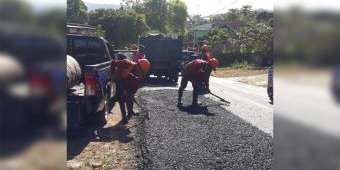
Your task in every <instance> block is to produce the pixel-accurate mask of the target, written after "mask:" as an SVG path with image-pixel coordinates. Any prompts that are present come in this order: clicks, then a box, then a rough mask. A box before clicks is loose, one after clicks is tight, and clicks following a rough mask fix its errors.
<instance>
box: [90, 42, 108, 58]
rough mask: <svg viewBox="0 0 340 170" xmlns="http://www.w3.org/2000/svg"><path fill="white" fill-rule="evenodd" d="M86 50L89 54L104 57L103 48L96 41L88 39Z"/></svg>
mask: <svg viewBox="0 0 340 170" xmlns="http://www.w3.org/2000/svg"><path fill="white" fill-rule="evenodd" d="M87 50H88V55H89V56H94V57H105V53H104V48H103V46H101V44H100V43H99V42H98V41H95V40H89V41H88V46H87Z"/></svg>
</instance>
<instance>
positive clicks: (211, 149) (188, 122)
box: [136, 89, 273, 170]
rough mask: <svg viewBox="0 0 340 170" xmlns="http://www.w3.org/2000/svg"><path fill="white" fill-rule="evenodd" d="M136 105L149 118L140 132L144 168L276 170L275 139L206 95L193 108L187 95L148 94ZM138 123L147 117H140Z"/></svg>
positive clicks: (143, 92) (168, 91)
mask: <svg viewBox="0 0 340 170" xmlns="http://www.w3.org/2000/svg"><path fill="white" fill-rule="evenodd" d="M137 95H138V97H137V101H138V102H139V103H140V104H141V105H142V106H143V107H144V109H145V110H147V111H148V112H149V115H150V119H149V120H146V121H144V123H142V124H141V125H140V126H139V127H138V129H137V135H136V143H137V145H139V147H140V149H141V157H140V159H141V161H140V162H141V163H140V165H139V169H247V170H250V169H273V138H272V137H271V136H270V135H268V134H266V133H264V132H262V131H261V130H259V129H258V128H256V127H254V126H252V125H251V124H249V123H247V122H245V121H244V120H242V119H240V118H239V117H237V116H235V115H233V114H232V113H230V112H228V111H227V110H225V109H224V108H222V107H221V105H220V104H221V103H220V102H218V101H214V100H212V99H210V98H205V97H203V96H200V97H199V101H201V102H202V105H201V106H200V107H198V108H193V107H191V106H190V105H189V104H191V101H192V91H185V92H184V95H183V99H182V102H183V107H182V108H177V107H176V104H177V90H171V89H165V90H143V89H141V90H140V91H139V92H138V94H137ZM139 119H144V116H140V117H139Z"/></svg>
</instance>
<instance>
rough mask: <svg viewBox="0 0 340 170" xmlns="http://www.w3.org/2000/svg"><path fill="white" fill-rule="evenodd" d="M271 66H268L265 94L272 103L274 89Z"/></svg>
mask: <svg viewBox="0 0 340 170" xmlns="http://www.w3.org/2000/svg"><path fill="white" fill-rule="evenodd" d="M273 71H274V70H273V66H271V67H269V68H268V83H267V94H268V97H269V99H270V101H271V102H272V103H273V102H274V101H273V97H274V91H273Z"/></svg>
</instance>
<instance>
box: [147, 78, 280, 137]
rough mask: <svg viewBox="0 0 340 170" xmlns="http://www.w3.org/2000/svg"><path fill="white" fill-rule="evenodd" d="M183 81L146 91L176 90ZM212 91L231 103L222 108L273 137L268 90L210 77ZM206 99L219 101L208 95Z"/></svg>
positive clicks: (231, 80)
mask: <svg viewBox="0 0 340 170" xmlns="http://www.w3.org/2000/svg"><path fill="white" fill-rule="evenodd" d="M180 81H181V79H179V80H178V83H177V85H170V86H167V87H164V86H162V85H159V86H157V85H156V86H153V87H150V86H146V87H144V88H143V89H145V90H161V89H175V90H177V89H178V87H179V83H180ZM186 90H187V91H191V90H192V86H191V83H188V87H187V88H186ZM210 90H211V92H212V93H214V94H216V95H218V96H220V97H222V98H223V99H225V100H226V101H228V102H230V105H229V106H222V107H223V108H225V109H226V110H227V111H230V112H232V113H233V114H234V115H236V116H238V117H240V118H241V119H243V120H245V121H247V122H248V123H250V124H252V125H253V126H255V127H257V128H259V129H261V130H262V131H263V132H265V133H267V134H269V135H271V136H273V105H272V104H270V101H269V98H268V95H267V90H266V88H264V87H257V86H252V85H248V84H244V83H240V82H237V81H235V80H234V79H225V78H216V77H210ZM205 97H209V98H212V99H214V100H218V99H217V98H216V97H213V96H212V95H210V94H208V95H206V96H205Z"/></svg>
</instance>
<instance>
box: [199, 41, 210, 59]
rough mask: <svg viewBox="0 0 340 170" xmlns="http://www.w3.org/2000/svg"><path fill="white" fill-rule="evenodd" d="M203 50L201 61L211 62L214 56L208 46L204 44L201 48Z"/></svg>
mask: <svg viewBox="0 0 340 170" xmlns="http://www.w3.org/2000/svg"><path fill="white" fill-rule="evenodd" d="M201 50H202V53H201V59H202V60H204V61H209V60H210V59H212V56H211V54H210V52H209V48H208V46H207V45H206V44H204V45H203V46H202V47H201Z"/></svg>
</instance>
